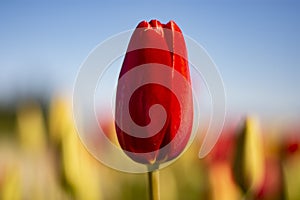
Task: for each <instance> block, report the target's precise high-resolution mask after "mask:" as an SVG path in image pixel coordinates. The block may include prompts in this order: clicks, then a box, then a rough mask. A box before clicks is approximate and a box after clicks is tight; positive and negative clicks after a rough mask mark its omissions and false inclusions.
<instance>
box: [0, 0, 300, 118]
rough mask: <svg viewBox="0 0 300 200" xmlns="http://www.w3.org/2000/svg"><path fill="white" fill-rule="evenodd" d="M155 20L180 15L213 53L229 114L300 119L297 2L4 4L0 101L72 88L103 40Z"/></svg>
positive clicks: (183, 25)
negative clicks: (92, 51) (267, 114)
mask: <svg viewBox="0 0 300 200" xmlns="http://www.w3.org/2000/svg"><path fill="white" fill-rule="evenodd" d="M151 19H158V20H160V21H161V22H162V23H166V22H168V21H169V20H171V19H172V20H174V21H175V22H176V23H177V24H178V25H179V26H180V27H181V29H182V30H183V32H184V33H185V34H187V35H189V36H190V37H192V38H193V39H195V40H196V41H197V42H198V43H200V44H201V45H202V46H203V47H204V48H205V49H206V50H207V52H208V53H209V54H210V56H211V57H212V59H213V60H214V62H215V63H216V65H217V66H218V68H219V70H220V73H221V75H222V77H223V80H224V84H225V88H226V92H227V100H228V110H229V112H241V113H247V112H251V113H259V114H264V113H269V114H272V115H273V114H276V115H284V116H292V117H297V116H299V114H300V93H299V91H300V38H299V35H300V21H299V19H300V4H299V3H297V1H243V3H240V2H239V1H225V0H224V1H192V2H189V1H165V2H164V3H162V2H160V1H147V2H145V3H141V1H107V2H102V3H101V2H100V1H99V2H96V1H51V2H50V1H49V2H46V1H26V2H25V1H23V2H21V1H20V2H17V1H1V3H0V69H1V74H0V102H5V101H8V100H9V99H11V98H13V97H15V96H16V95H22V94H23V95H25V94H31V93H33V94H34V93H44V92H45V93H48V94H52V93H53V92H55V91H59V90H65V91H71V89H72V86H73V83H74V81H75V78H76V73H77V71H78V69H79V67H80V65H81V63H82V62H83V60H84V59H85V58H86V56H87V55H88V53H89V52H90V51H91V50H92V49H93V48H94V47H95V46H96V45H97V44H99V43H100V42H101V41H103V40H105V39H106V38H108V37H110V36H112V35H115V34H117V33H119V32H121V31H125V30H129V29H132V28H134V27H135V26H136V25H137V24H138V22H139V21H141V20H151Z"/></svg>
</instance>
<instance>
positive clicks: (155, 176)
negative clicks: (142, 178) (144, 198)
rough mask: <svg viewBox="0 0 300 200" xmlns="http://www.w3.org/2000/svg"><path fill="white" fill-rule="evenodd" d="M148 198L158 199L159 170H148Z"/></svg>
mask: <svg viewBox="0 0 300 200" xmlns="http://www.w3.org/2000/svg"><path fill="white" fill-rule="evenodd" d="M148 181H149V199H150V200H159V199H160V198H159V170H158V169H156V170H154V171H150V172H148Z"/></svg>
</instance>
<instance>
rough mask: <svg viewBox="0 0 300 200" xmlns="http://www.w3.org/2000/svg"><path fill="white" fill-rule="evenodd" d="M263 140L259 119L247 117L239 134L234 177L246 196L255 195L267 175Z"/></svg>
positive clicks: (234, 162)
mask: <svg viewBox="0 0 300 200" xmlns="http://www.w3.org/2000/svg"><path fill="white" fill-rule="evenodd" d="M264 155H265V154H264V149H263V140H262V136H261V132H260V126H259V123H258V120H257V119H256V118H254V117H247V118H246V119H245V120H244V122H243V126H242V128H241V130H240V132H239V133H238V135H237V141H236V149H235V155H234V160H233V177H234V180H235V181H236V183H237V184H238V185H239V186H240V188H241V189H242V191H243V193H244V194H245V195H246V197H245V198H250V197H251V196H253V195H254V194H253V192H255V191H257V190H258V188H259V187H260V186H261V184H262V182H263V179H264V176H265V172H264V169H265V166H264V162H265V160H264V159H265V157H264Z"/></svg>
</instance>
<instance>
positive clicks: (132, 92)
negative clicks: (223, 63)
mask: <svg viewBox="0 0 300 200" xmlns="http://www.w3.org/2000/svg"><path fill="white" fill-rule="evenodd" d="M115 118H116V119H115V128H116V132H117V137H118V141H119V143H120V146H121V148H122V149H123V150H124V152H125V153H126V154H127V155H128V156H129V157H130V158H131V159H133V160H134V161H136V162H139V163H143V164H160V163H162V162H165V161H169V160H172V159H174V158H176V157H177V156H178V155H179V154H180V153H181V152H182V151H183V150H184V148H185V146H186V144H187V142H188V140H189V138H190V135H191V130H192V124H193V99H192V89H191V79H190V73H189V67H188V60H187V50H186V46H185V41H184V38H183V35H182V32H181V30H180V28H179V27H178V26H177V25H176V24H175V22H173V21H170V22H169V23H167V24H161V23H160V22H159V21H157V20H152V21H150V22H149V23H148V22H146V21H142V22H141V23H140V24H139V25H138V26H137V28H136V29H135V31H134V32H133V35H132V37H131V40H130V42H129V45H128V49H127V52H126V55H125V58H124V62H123V65H122V68H121V71H120V75H119V80H118V86H117V95H116V112H115Z"/></svg>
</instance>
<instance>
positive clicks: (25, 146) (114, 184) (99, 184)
mask: <svg viewBox="0 0 300 200" xmlns="http://www.w3.org/2000/svg"><path fill="white" fill-rule="evenodd" d="M71 105H72V104H71V101H70V99H69V98H64V97H54V98H52V100H51V101H50V102H49V103H41V102H39V101H36V100H30V101H22V102H21V103H16V105H14V106H10V107H1V110H0V199H3V200H14V199H33V200H35V199H36V200H39V199H99V200H101V199H103V200H115V199H120V200H126V199H147V198H148V186H147V174H143V173H141V174H130V173H124V172H118V171H116V170H114V169H111V168H109V167H108V166H105V165H103V164H102V163H100V162H99V161H97V160H96V159H95V158H94V157H93V156H91V155H90V154H89V153H88V152H87V150H86V149H85V147H84V146H83V145H82V143H81V142H80V139H79V137H78V135H77V132H76V129H75V126H74V121H73V117H72V109H71ZM111 123H112V124H113V122H111ZM108 126H109V125H108ZM111 134H115V132H114V129H113V128H112V129H111ZM99 145H101V144H99ZM299 145H300V128H299V125H297V124H293V123H291V124H280V123H272V120H269V122H268V123H263V122H262V121H261V120H260V118H259V117H255V116H245V117H244V118H240V119H237V120H226V122H225V125H224V129H223V131H222V134H221V136H220V138H219V140H218V142H217V144H216V145H215V146H214V148H213V150H212V151H211V152H210V153H209V155H208V156H206V157H205V158H203V159H200V158H199V157H198V152H199V149H200V147H201V138H198V137H197V138H196V139H195V140H194V142H193V143H192V144H191V146H190V147H189V148H188V149H187V150H186V151H185V152H184V154H183V155H182V156H181V157H180V158H179V159H178V160H176V161H175V162H174V163H172V164H171V165H170V166H168V167H166V168H163V169H162V170H160V175H159V176H160V177H159V179H160V196H161V199H162V200H164V199H166V200H176V199H178V200H181V199H187V200H193V199H195V200H196V199H197V200H198V199H199V200H200V199H208V200H209V199H216V200H222V199H230V200H231V199H266V200H267V199H270V200H271V199H272V200H274V199H278V200H279V199H291V200H298V199H300V190H299V188H300V170H299V169H300V147H299Z"/></svg>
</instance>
